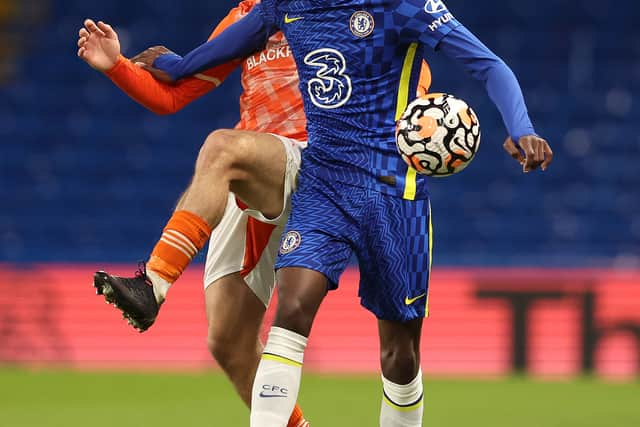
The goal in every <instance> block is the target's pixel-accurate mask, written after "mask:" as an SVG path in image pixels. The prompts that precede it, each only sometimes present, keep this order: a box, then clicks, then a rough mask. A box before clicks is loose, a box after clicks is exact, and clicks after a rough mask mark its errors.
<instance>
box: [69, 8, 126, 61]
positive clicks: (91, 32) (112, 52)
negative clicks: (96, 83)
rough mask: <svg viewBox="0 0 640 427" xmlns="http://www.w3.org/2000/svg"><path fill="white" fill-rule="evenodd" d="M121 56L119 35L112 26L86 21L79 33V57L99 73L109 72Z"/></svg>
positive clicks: (100, 22)
mask: <svg viewBox="0 0 640 427" xmlns="http://www.w3.org/2000/svg"><path fill="white" fill-rule="evenodd" d="M118 55H120V41H119V40H118V34H116V32H115V31H114V29H113V28H111V25H108V24H105V23H104V22H102V21H98V23H97V24H96V23H95V22H94V21H93V20H91V19H86V20H85V21H84V27H83V28H81V29H80V31H79V32H78V56H79V57H80V58H82V59H83V60H84V61H85V62H86V63H87V64H89V65H90V66H91V67H93V68H95V69H96V70H98V71H102V72H105V71H109V70H110V69H112V68H113V67H114V65H116V62H117V61H118Z"/></svg>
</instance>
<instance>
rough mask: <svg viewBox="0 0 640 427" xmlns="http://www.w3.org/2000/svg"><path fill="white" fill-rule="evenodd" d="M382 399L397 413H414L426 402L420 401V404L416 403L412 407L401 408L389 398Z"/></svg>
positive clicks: (383, 397)
mask: <svg viewBox="0 0 640 427" xmlns="http://www.w3.org/2000/svg"><path fill="white" fill-rule="evenodd" d="M382 399H383V400H384V401H385V403H386V404H387V405H389V406H391V407H392V408H393V409H395V410H396V411H400V412H410V411H414V410H416V409H418V408H419V407H420V406H422V403H423V402H424V398H422V399H420V401H419V402H417V403H414V404H413V405H411V406H399V405H396V404H395V403H393V402H392V401H391V400H389V398H388V397H387V396H384V395H383V396H382Z"/></svg>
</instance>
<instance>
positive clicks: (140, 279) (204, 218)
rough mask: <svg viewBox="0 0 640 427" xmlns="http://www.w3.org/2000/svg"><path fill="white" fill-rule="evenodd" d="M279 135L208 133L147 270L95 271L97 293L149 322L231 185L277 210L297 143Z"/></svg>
mask: <svg viewBox="0 0 640 427" xmlns="http://www.w3.org/2000/svg"><path fill="white" fill-rule="evenodd" d="M285 140H286V138H282V139H280V138H277V137H275V136H273V135H268V134H259V133H255V132H247V131H217V132H214V133H212V134H211V135H210V136H209V137H208V138H207V141H206V142H205V144H204V145H203V147H202V149H201V151H200V154H199V156H198V160H197V162H196V171H195V174H194V177H193V180H192V183H191V185H190V186H189V188H188V190H187V191H186V192H185V194H184V195H183V196H182V198H181V199H180V201H179V203H178V209H177V210H176V211H175V212H174V214H173V216H172V217H171V219H170V220H169V222H168V224H167V226H166V227H165V229H164V231H163V233H162V236H161V238H160V240H159V241H158V243H157V244H156V246H155V247H154V250H153V252H152V254H151V257H150V260H149V262H148V264H147V270H144V269H141V271H140V273H139V274H137V275H136V277H135V278H119V277H116V276H111V275H108V274H107V273H104V272H98V273H96V275H95V277H94V285H95V287H96V288H97V289H98V293H104V294H105V297H106V299H107V301H109V302H113V303H114V304H117V306H118V308H120V310H121V311H123V313H124V315H125V317H127V318H129V321H130V323H131V324H132V325H133V326H134V327H136V328H137V329H139V330H141V331H144V330H146V329H147V328H149V327H150V326H151V325H152V324H153V322H154V321H155V318H156V316H157V313H158V310H159V304H161V303H162V301H163V300H164V298H165V295H166V292H167V290H168V289H169V287H170V286H171V284H172V283H173V282H175V280H177V278H178V277H179V276H180V275H181V274H182V271H184V269H185V268H186V267H187V266H188V265H189V263H190V262H191V260H192V259H193V258H194V257H195V256H196V255H197V253H198V252H199V251H200V250H201V249H202V247H203V246H204V245H205V243H206V242H207V240H208V238H209V236H210V234H211V231H212V229H213V228H215V226H217V225H218V224H219V222H220V220H221V218H222V216H223V214H224V211H225V207H226V204H227V198H228V195H229V190H230V189H234V188H235V187H236V186H237V187H238V191H239V192H240V193H241V194H240V196H241V197H242V198H243V199H244V200H245V201H246V202H247V203H248V204H249V205H250V206H251V207H252V208H255V209H257V210H260V211H261V212H263V213H264V216H265V217H271V216H273V217H277V216H279V215H281V213H282V207H283V206H284V205H285V203H284V202H285V201H286V200H287V199H286V197H284V194H286V192H287V191H291V188H290V187H291V186H292V185H293V181H294V180H293V179H292V178H291V174H292V173H293V172H297V168H298V167H299V158H300V153H299V151H298V149H293V148H291V142H290V140H286V141H285ZM292 153H293V154H292ZM292 158H293V160H292ZM292 171H293V172H292ZM249 181H253V182H252V183H249ZM285 184H288V185H285ZM245 192H247V194H245ZM148 284H152V285H153V290H151V289H149V288H150V286H147V285H148ZM154 291H155V292H154Z"/></svg>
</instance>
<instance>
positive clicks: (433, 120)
mask: <svg viewBox="0 0 640 427" xmlns="http://www.w3.org/2000/svg"><path fill="white" fill-rule="evenodd" d="M396 145H397V147H398V152H399V153H400V155H401V156H402V158H403V159H404V161H405V162H406V163H407V164H408V165H409V166H410V167H412V168H414V169H415V170H416V171H418V173H420V174H422V175H429V176H433V177H443V176H449V175H453V174H455V173H458V172H460V171H462V170H463V169H464V168H466V167H467V166H468V165H469V162H471V160H473V157H474V156H475V155H476V152H477V151H478V147H479V146H480V122H479V121H478V116H476V114H475V113H474V112H473V110H472V109H471V108H470V107H469V106H468V105H467V103H466V102H464V101H462V100H460V99H457V98H455V97H454V96H451V95H446V94H442V93H435V94H429V95H426V96H422V97H420V98H418V99H416V100H415V101H413V102H412V103H411V104H409V106H408V107H407V109H406V110H405V112H404V114H402V117H401V118H400V120H398V123H397V125H396Z"/></svg>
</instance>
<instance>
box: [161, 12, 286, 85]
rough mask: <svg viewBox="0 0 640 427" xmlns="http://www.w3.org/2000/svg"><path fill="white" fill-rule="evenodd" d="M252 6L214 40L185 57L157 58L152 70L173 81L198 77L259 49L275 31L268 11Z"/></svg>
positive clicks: (274, 25) (271, 16) (270, 13)
mask: <svg viewBox="0 0 640 427" xmlns="http://www.w3.org/2000/svg"><path fill="white" fill-rule="evenodd" d="M262 6H263V5H262V4H258V5H256V6H255V7H254V8H253V10H252V11H251V12H249V14H247V16H245V17H244V18H242V19H241V20H239V21H238V22H236V23H235V24H233V25H231V26H229V28H227V29H226V30H224V31H223V32H222V33H220V34H219V35H218V36H217V37H215V38H214V39H212V40H210V41H208V42H206V43H204V44H202V45H200V46H199V47H198V48H196V49H194V50H192V51H191V52H189V53H188V54H187V55H185V56H184V58H183V57H181V56H180V55H176V54H171V53H170V54H165V55H161V56H159V57H158V58H157V59H156V60H155V62H154V63H153V66H154V67H155V68H157V69H159V70H162V71H164V72H166V73H167V74H169V75H170V76H171V77H172V78H173V80H180V79H181V78H184V77H187V76H192V75H194V74H198V73H201V72H203V71H205V70H208V69H210V68H212V67H215V66H217V65H221V64H224V63H227V62H229V61H232V60H234V59H242V58H246V57H247V56H249V55H251V54H252V53H254V52H256V51H258V50H260V49H262V48H263V47H264V45H265V44H266V43H267V40H268V39H269V37H270V36H271V35H272V34H273V33H275V32H276V31H277V30H278V29H277V27H276V22H275V19H274V14H273V13H272V11H271V10H267V11H263V7H262Z"/></svg>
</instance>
